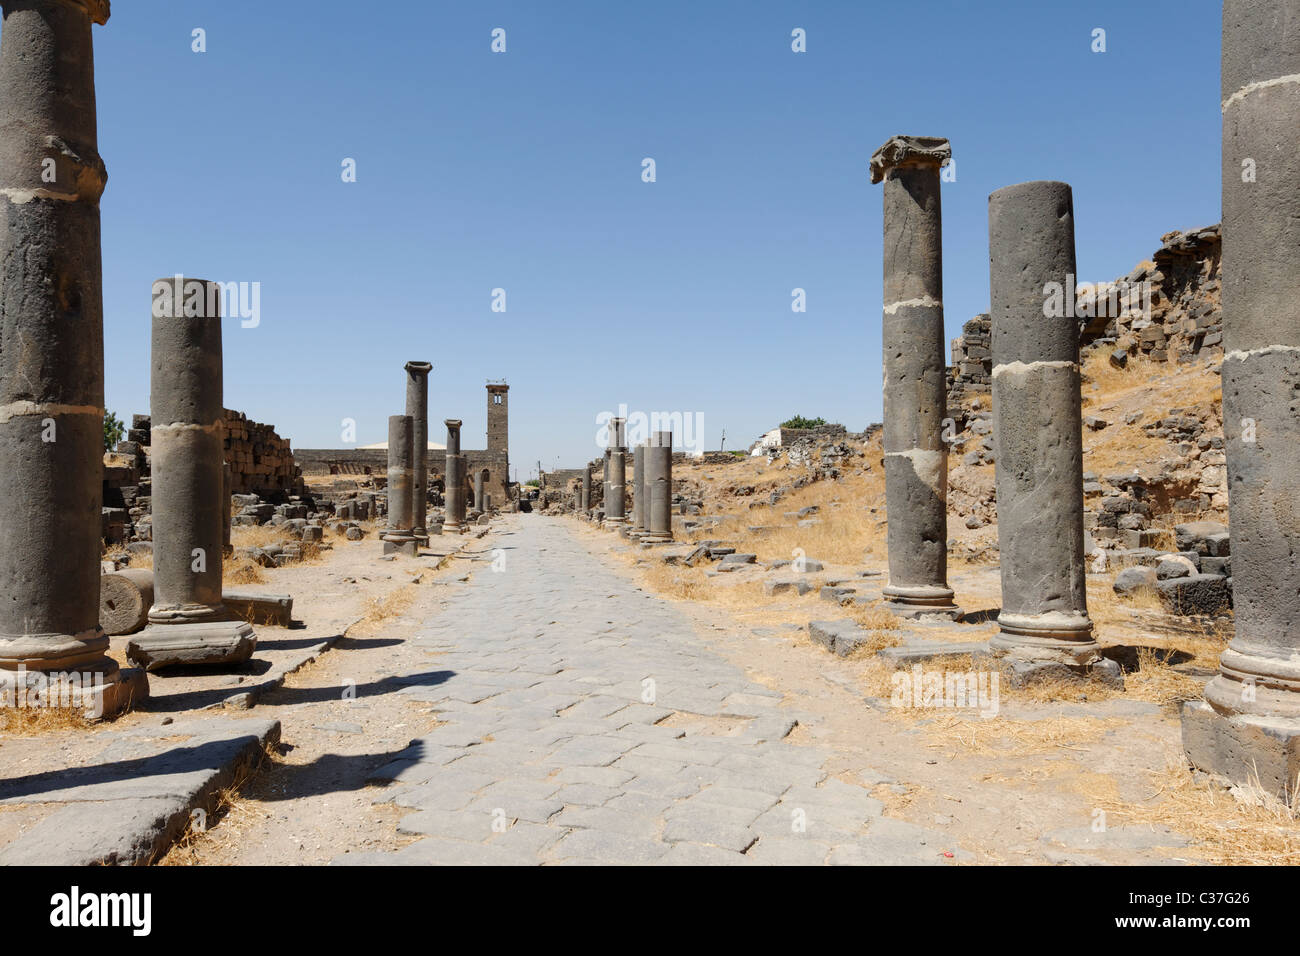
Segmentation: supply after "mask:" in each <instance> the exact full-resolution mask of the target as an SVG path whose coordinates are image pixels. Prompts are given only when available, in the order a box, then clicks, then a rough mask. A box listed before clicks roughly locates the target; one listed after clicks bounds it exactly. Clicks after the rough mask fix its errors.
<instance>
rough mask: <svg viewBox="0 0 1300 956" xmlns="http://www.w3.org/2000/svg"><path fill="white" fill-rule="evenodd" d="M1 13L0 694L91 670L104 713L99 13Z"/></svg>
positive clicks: (75, 9) (28, 8)
mask: <svg viewBox="0 0 1300 956" xmlns="http://www.w3.org/2000/svg"><path fill="white" fill-rule="evenodd" d="M0 6H2V7H3V10H4V29H3V31H2V34H3V36H2V38H0V90H3V96H2V97H0V270H2V271H0V343H3V347H2V348H0V460H3V462H4V465H3V467H2V468H0V496H2V497H3V500H4V502H5V506H4V507H3V508H0V593H3V595H4V599H3V601H0V684H8V683H10V682H16V681H17V680H18V678H17V676H16V675H15V674H14V673H13V672H14V671H16V670H17V669H18V668H19V667H22V668H23V669H24V670H27V671H74V670H75V671H78V672H83V673H92V672H93V673H94V674H97V675H101V676H102V678H103V680H104V681H105V695H104V698H103V702H104V705H105V707H106V708H107V709H110V710H116V709H120V706H121V704H122V702H123V701H124V700H125V699H126V696H127V694H126V693H125V692H122V689H123V688H124V687H125V685H124V684H122V683H121V682H120V681H121V677H122V675H121V674H120V673H119V670H118V665H117V664H116V663H115V662H114V661H113V660H112V659H111V658H109V657H107V656H106V651H107V649H108V638H107V637H106V636H105V635H104V632H103V630H102V629H101V628H100V626H99V577H100V564H99V558H100V528H101V524H100V506H101V504H102V485H101V481H100V476H101V472H102V456H103V450H104V446H103V419H104V349H103V340H104V335H103V327H104V314H103V298H102V278H101V255H100V217H99V199H100V195H101V194H102V192H103V190H104V183H105V178H106V172H105V169H104V163H103V161H102V160H101V159H100V157H99V149H98V130H97V127H96V118H95V73H94V53H93V47H92V39H91V25H92V23H100V24H102V23H104V22H106V21H107V20H108V16H109V7H108V4H107V3H105V2H100V0H87V2H84V3H77V2H72V0H22V2H19V0H4V2H3V3H0ZM139 692H140V693H141V694H143V693H145V691H144V689H143V687H141V688H139ZM119 698H121V700H119Z"/></svg>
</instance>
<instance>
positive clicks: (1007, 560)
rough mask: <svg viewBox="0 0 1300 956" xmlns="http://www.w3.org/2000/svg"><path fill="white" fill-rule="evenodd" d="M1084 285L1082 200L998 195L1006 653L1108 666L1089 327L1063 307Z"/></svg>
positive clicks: (1009, 191) (996, 386) (996, 349)
mask: <svg viewBox="0 0 1300 956" xmlns="http://www.w3.org/2000/svg"><path fill="white" fill-rule="evenodd" d="M1074 281H1075V261H1074V203H1073V198H1072V195H1071V192H1070V187H1069V186H1068V185H1067V184H1065V183H1057V182H1032V183H1021V184H1020V185H1018V186H1008V187H1007V188H1006V189H1000V190H998V191H997V192H995V193H994V194H993V195H992V196H990V197H989V283H990V285H989V298H990V300H991V307H992V308H991V312H992V352H993V415H994V422H995V425H994V432H995V441H996V456H997V458H996V483H997V504H998V548H999V550H1000V553H1001V564H1002V610H1001V613H1000V614H999V616H998V624H999V626H1000V628H1001V632H1000V633H999V634H997V635H996V636H995V637H994V638H993V640H992V645H993V650H994V652H995V653H996V654H998V655H1000V656H1003V657H1006V658H1008V659H1009V660H1010V661H1012V662H1017V663H1025V664H1049V663H1055V664H1064V665H1067V666H1070V667H1077V666H1080V665H1090V664H1095V663H1097V662H1098V661H1099V658H1098V647H1097V642H1096V641H1095V640H1093V637H1092V621H1091V620H1089V618H1088V603H1087V591H1086V588H1085V582H1084V563H1083V434H1082V420H1081V412H1080V404H1081V403H1080V396H1079V325H1078V321H1077V320H1076V319H1075V318H1074V316H1073V315H1072V314H1070V312H1071V310H1070V309H1067V308H1063V307H1061V303H1062V301H1063V299H1064V298H1065V297H1066V296H1067V290H1069V289H1070V288H1071V284H1072V283H1073V282H1074Z"/></svg>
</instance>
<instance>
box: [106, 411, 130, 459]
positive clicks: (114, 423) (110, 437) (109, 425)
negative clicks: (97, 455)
mask: <svg viewBox="0 0 1300 956" xmlns="http://www.w3.org/2000/svg"><path fill="white" fill-rule="evenodd" d="M125 434H126V426H125V425H123V424H122V420H121V419H120V418H118V417H117V416H116V415H115V414H113V413H112V412H105V413H104V451H112V450H113V449H114V448H116V447H117V443H118V442H120V441H121V440H122V436H123V435H125Z"/></svg>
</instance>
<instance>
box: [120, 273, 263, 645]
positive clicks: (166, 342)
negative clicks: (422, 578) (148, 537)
mask: <svg viewBox="0 0 1300 956" xmlns="http://www.w3.org/2000/svg"><path fill="white" fill-rule="evenodd" d="M152 293H153V296H152V300H153V301H152V306H153V308H152V311H153V335H152V341H151V349H150V365H151V370H152V371H151V379H150V402H149V404H150V416H151V418H152V422H153V425H152V432H151V443H152V449H151V454H150V458H151V463H152V472H153V541H154V547H153V574H154V603H153V607H152V608H150V609H149V624H150V626H149V628H147V629H146V630H145V631H143V632H142V633H141V634H140V635H139V636H138V637H137V638H135V639H134V640H132V641H131V643H130V644H129V645H128V656H129V657H130V658H131V660H132V662H133V663H136V664H138V665H140V666H143V667H146V668H147V669H148V670H158V669H160V668H163V667H167V666H171V665H189V664H216V663H223V664H226V663H239V662H242V661H245V660H247V659H248V658H249V656H250V655H251V654H252V652H253V649H254V648H255V647H256V644H257V641H256V638H255V637H254V636H253V632H252V628H250V627H249V626H248V625H247V624H245V623H243V622H239V621H231V620H229V617H230V615H229V612H228V611H227V610H226V607H225V605H224V604H223V603H222V600H221V566H222V557H223V551H224V549H223V540H222V539H223V535H224V531H223V519H222V512H223V511H225V510H228V509H229V499H228V498H225V490H226V489H225V478H224V466H225V457H224V453H223V450H222V447H223V443H224V425H223V424H222V419H223V415H224V412H223V401H222V362H221V288H220V286H219V285H217V284H216V283H213V282H208V281H205V280H203V279H188V278H185V277H184V276H174V277H172V278H168V279H159V280H158V281H157V282H155V283H154V284H153V290H152ZM175 627H184V631H183V632H182V633H180V634H179V635H177V634H172V635H168V633H167V632H168V631H169V630H170V629H171V628H175Z"/></svg>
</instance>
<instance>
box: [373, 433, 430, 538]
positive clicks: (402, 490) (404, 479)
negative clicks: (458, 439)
mask: <svg viewBox="0 0 1300 956" xmlns="http://www.w3.org/2000/svg"><path fill="white" fill-rule="evenodd" d="M427 444H428V443H427V442H426V445H427ZM415 457H416V456H415V419H414V418H412V417H411V416H410V415H390V416H389V417H388V527H387V529H385V531H384V534H383V541H384V554H406V555H410V556H411V557H414V556H415V555H417V554H419V553H420V545H419V542H418V541H417V540H416V537H415V533H414V525H415V511H414V507H415V497H414V495H413V494H412V493H411V490H412V487H413V486H414V484H415Z"/></svg>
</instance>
